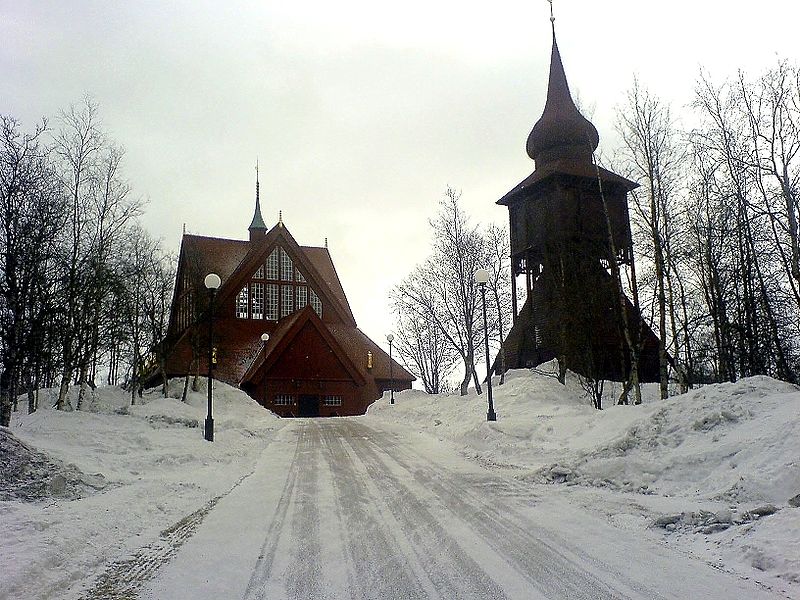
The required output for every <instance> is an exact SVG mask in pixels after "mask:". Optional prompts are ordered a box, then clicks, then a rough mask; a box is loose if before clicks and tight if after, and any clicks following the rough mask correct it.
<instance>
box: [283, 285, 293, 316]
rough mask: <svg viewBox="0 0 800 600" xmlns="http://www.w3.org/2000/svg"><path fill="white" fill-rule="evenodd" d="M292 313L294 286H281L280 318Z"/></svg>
mask: <svg viewBox="0 0 800 600" xmlns="http://www.w3.org/2000/svg"><path fill="white" fill-rule="evenodd" d="M293 311H294V286H292V285H282V286H281V316H282V317H285V316H286V315H288V314H291V313H292V312H293Z"/></svg>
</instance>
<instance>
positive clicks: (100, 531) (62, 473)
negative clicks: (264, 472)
mask: <svg viewBox="0 0 800 600" xmlns="http://www.w3.org/2000/svg"><path fill="white" fill-rule="evenodd" d="M201 383H202V386H201V389H200V390H199V391H198V392H194V393H190V394H189V396H188V398H187V402H186V403H183V402H181V401H180V400H179V399H177V398H180V394H181V391H182V384H183V382H182V381H177V380H176V381H173V382H171V383H170V388H169V395H170V396H171V397H169V398H162V397H161V396H160V393H159V390H153V391H151V392H148V393H146V394H145V396H144V398H136V402H137V404H136V405H134V406H131V405H130V395H129V394H128V393H127V392H125V391H123V390H121V389H119V388H98V389H97V390H95V391H94V392H93V393H92V394H91V397H90V398H88V399H87V401H86V404H85V407H84V408H85V410H80V411H73V412H63V411H56V410H52V409H51V408H50V407H51V406H52V405H53V404H54V403H55V394H56V391H55V390H43V391H42V393H41V397H40V406H41V408H40V410H38V411H37V412H35V413H33V414H31V415H27V414H24V413H23V412H19V413H14V414H13V416H12V421H11V426H10V427H9V428H8V429H0V435H2V438H1V439H0V447H1V448H3V451H2V453H1V454H0V459H2V460H3V463H2V467H3V469H2V473H0V478H2V479H0V493H2V496H0V528H2V530H3V532H4V541H3V551H2V553H0V572H1V573H3V577H2V578H3V586H2V587H3V591H2V593H0V596H3V594H5V596H4V597H8V598H22V597H24V598H31V599H33V598H54V597H67V596H66V595H65V590H67V589H68V588H72V586H74V584H76V583H77V582H81V583H86V584H89V583H90V582H87V581H85V580H86V578H87V573H93V572H96V571H97V569H99V568H101V567H102V566H103V565H106V564H108V563H112V562H114V561H118V560H120V559H122V558H124V557H125V556H126V555H128V554H129V553H131V552H133V551H135V550H136V549H137V548H140V547H142V546H144V545H147V544H149V543H155V542H157V541H158V540H159V538H160V536H161V533H162V532H163V531H165V530H168V528H169V527H171V526H173V525H174V524H175V523H177V522H179V521H181V520H182V519H184V518H185V517H186V516H187V515H191V514H193V513H195V512H196V511H198V510H201V509H203V507H205V506H207V505H208V504H209V502H213V500H214V499H215V498H217V497H219V496H220V495H223V494H226V493H227V492H228V491H229V490H230V489H231V488H232V487H233V486H235V485H237V484H238V482H239V481H241V480H242V478H244V477H246V476H247V475H248V474H249V473H251V472H252V470H253V467H254V465H255V462H256V460H257V459H258V457H259V456H260V454H261V452H262V450H263V449H264V448H265V447H266V445H267V444H268V443H269V441H270V439H271V437H272V432H273V431H274V430H275V429H276V428H278V427H280V426H281V424H282V423H281V421H280V419H278V418H277V417H276V416H275V415H273V414H272V413H271V412H269V411H266V410H264V409H263V408H261V407H260V406H259V405H258V404H257V403H256V402H254V401H253V400H252V399H250V398H249V397H247V396H246V395H245V394H244V393H243V392H242V391H240V390H237V389H235V388H232V387H230V386H227V385H225V384H223V383H220V382H215V383H214V404H213V411H214V412H213V416H214V425H215V427H214V429H215V435H214V442H213V443H209V442H207V441H205V440H204V439H203V422H204V420H205V416H206V403H207V399H206V398H207V397H206V387H205V381H202V382H201ZM75 400H76V390H71V404H72V405H73V406H74V405H75ZM26 406H27V405H26V404H21V405H20V408H21V409H23V410H24V409H25V408H26ZM12 446H13V447H12ZM7 449H10V452H8V451H7ZM11 456H13V457H14V459H13V463H12V461H11V460H10V458H9V457H11ZM6 459H8V460H9V462H8V463H7V462H6ZM7 466H12V467H13V468H10V469H7V468H6V467H7ZM33 581H35V582H36V584H35V585H32V583H31V582H33Z"/></svg>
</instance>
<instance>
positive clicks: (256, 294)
mask: <svg viewBox="0 0 800 600" xmlns="http://www.w3.org/2000/svg"><path fill="white" fill-rule="evenodd" d="M250 287H251V291H252V294H253V297H252V301H251V302H252V303H251V305H250V318H252V319H263V318H264V284H263V283H251V284H250Z"/></svg>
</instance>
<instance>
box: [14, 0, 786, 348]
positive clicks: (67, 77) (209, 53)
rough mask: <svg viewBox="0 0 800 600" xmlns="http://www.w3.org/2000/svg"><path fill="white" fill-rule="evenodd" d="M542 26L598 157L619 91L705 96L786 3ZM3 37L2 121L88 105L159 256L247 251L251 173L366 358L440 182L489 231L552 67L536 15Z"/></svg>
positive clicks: (24, 32)
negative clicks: (326, 256)
mask: <svg viewBox="0 0 800 600" xmlns="http://www.w3.org/2000/svg"><path fill="white" fill-rule="evenodd" d="M720 10H724V12H723V13H720V12H719V11H720ZM555 14H556V29H557V34H558V40H559V48H560V50H561V55H562V58H563V61H564V66H565V69H566V72H567V78H568V79H569V83H570V86H571V89H572V92H573V95H574V96H578V97H579V98H580V104H581V105H582V106H586V107H588V108H589V109H590V110H591V111H592V115H591V118H592V121H593V122H594V124H595V125H596V127H597V129H598V130H599V132H600V145H601V150H603V151H604V152H605V153H611V152H612V151H613V144H614V135H613V126H614V109H615V106H617V105H619V104H620V103H622V102H623V101H624V96H625V91H626V90H627V89H628V88H629V87H630V85H631V82H632V79H633V76H634V75H635V74H636V75H638V77H639V79H640V81H641V82H642V83H643V84H644V85H645V86H647V87H649V88H650V89H651V90H652V91H654V92H655V93H657V94H660V95H662V96H663V97H665V98H667V99H669V100H672V101H673V102H674V103H675V109H676V110H678V109H680V108H681V107H682V105H685V104H688V103H689V102H690V101H691V99H692V90H693V88H694V85H695V81H696V79H697V76H698V73H699V68H700V66H701V65H702V66H703V67H705V68H706V69H707V70H708V71H709V72H710V74H711V75H712V77H714V78H716V79H719V80H722V79H723V78H725V77H729V76H733V75H735V74H736V71H737V69H740V68H741V69H744V70H745V71H747V72H750V73H756V74H757V73H760V72H761V71H762V70H763V69H765V68H767V67H769V66H772V65H774V64H775V63H776V62H777V59H778V57H781V58H787V59H789V60H792V61H796V60H797V58H798V50H800V42H798V37H797V27H798V22H800V9H799V8H798V7H797V3H795V2H791V1H788V0H761V1H759V2H737V1H729V2H722V1H719V2H716V1H702V0H693V1H692V0H673V1H671V2H652V1H642V0H618V1H616V2H598V1H589V0H586V1H575V0H573V1H566V0H555ZM0 39H2V43H1V44H0V112H1V113H4V114H11V115H14V116H15V117H17V118H18V119H20V120H22V122H23V124H24V125H25V126H28V127H30V126H32V125H33V123H34V122H35V121H36V120H38V119H39V118H41V117H42V116H48V117H55V116H56V115H57V113H58V110H59V109H60V108H63V107H65V106H67V105H69V104H70V103H75V102H79V101H80V100H81V98H82V97H83V96H84V95H86V94H89V95H91V96H92V97H93V98H94V99H95V100H96V101H97V102H98V103H99V105H100V110H101V116H102V121H103V125H104V128H105V130H106V131H107V132H109V133H110V135H111V137H112V138H113V139H114V140H115V141H116V142H118V143H119V144H121V145H122V146H124V147H125V148H126V150H127V154H126V167H125V172H126V175H127V178H128V179H129V180H130V183H131V185H132V186H133V188H134V190H135V192H136V194H138V195H140V196H142V197H143V198H147V199H148V200H149V204H148V207H147V212H146V214H145V216H144V218H143V222H144V224H145V226H146V227H147V228H148V229H149V230H150V231H151V233H152V234H154V235H155V236H156V237H160V238H162V239H163V240H164V245H165V247H166V248H167V249H169V250H171V251H173V252H175V253H177V251H178V248H179V244H180V234H181V229H182V227H183V224H184V223H185V224H186V229H187V231H189V232H191V233H197V234H202V235H210V236H218V237H229V238H240V239H245V238H246V237H247V226H248V225H249V223H250V219H251V217H252V213H253V203H254V187H255V183H254V178H255V172H254V165H255V162H256V158H258V159H259V162H260V165H261V168H260V172H261V201H262V206H263V209H264V218H265V220H266V221H267V225H268V226H272V225H273V224H274V223H275V222H276V220H277V216H278V210H282V211H283V220H284V223H285V224H286V226H287V227H288V228H289V230H290V231H291V232H292V234H293V235H294V237H295V238H296V239H297V241H298V242H299V243H300V244H301V245H318V246H321V245H323V243H324V239H325V238H326V237H327V238H328V240H329V248H330V251H331V255H332V256H333V260H334V263H335V264H336V267H337V270H338V272H339V276H340V278H341V280H342V283H343V285H344V288H345V291H346V292H347V294H348V297H349V300H350V303H351V305H352V308H353V312H354V314H355V317H356V320H357V321H358V323H359V325H360V326H361V328H362V329H363V330H364V331H365V332H366V333H367V334H368V335H370V336H371V337H372V338H373V339H375V340H376V341H377V342H379V343H383V345H385V341H384V338H385V335H386V333H387V332H388V331H389V329H390V326H391V325H390V323H391V315H390V311H389V308H388V300H387V297H388V292H389V290H390V288H391V287H392V286H393V285H395V284H396V283H398V282H399V281H400V280H401V279H402V278H403V277H404V276H405V275H406V274H407V273H408V272H409V271H410V270H411V269H412V268H413V266H414V265H415V264H416V263H417V262H419V261H420V260H422V259H423V258H424V257H425V255H426V254H427V250H428V244H429V241H430V235H431V232H430V231H429V228H428V226H427V221H428V219H429V218H430V217H432V216H433V215H434V214H435V212H436V207H437V201H438V199H439V198H440V197H441V195H442V193H443V192H444V190H445V188H446V186H447V185H451V186H453V187H455V188H457V189H461V190H463V201H464V206H465V207H466V209H467V210H468V211H469V212H470V213H471V214H472V215H473V217H474V219H475V220H476V221H479V222H482V223H487V222H489V221H496V222H505V220H506V218H507V215H506V209H505V208H503V207H499V206H496V205H495V204H494V202H495V201H496V200H497V199H498V198H500V197H501V196H503V195H504V194H505V193H506V192H507V191H508V190H509V189H511V188H512V187H513V186H514V185H516V184H517V183H518V182H519V181H520V180H522V179H523V178H525V177H526V176H527V175H528V174H529V173H530V172H531V171H532V170H533V161H531V160H530V159H529V158H528V157H527V155H526V154H525V140H526V138H527V135H528V132H529V131H530V129H531V127H532V126H533V124H534V123H535V122H536V120H537V119H538V118H539V116H540V114H541V112H542V109H543V106H544V97H545V92H546V84H547V72H548V64H549V58H550V22H549V5H548V3H547V2H546V0H525V1H521V0H519V1H517V0H495V1H493V2H481V3H464V2H456V1H450V0H446V1H445V0H425V1H422V0H405V1H404V2H402V3H399V2H398V3H391V4H390V3H384V2H375V1H374V0H373V1H371V2H367V1H361V0H344V1H340V2H330V1H328V2H318V1H316V0H314V1H305V2H303V1H299V2H288V1H286V0H284V1H282V2H273V1H271V0H263V1H260V2H258V1H253V2H231V1H224V2H223V1H219V2H201V1H198V0H192V1H186V2H166V1H164V0H155V1H141V0H136V1H133V2H112V1H107V0H98V1H95V2H88V1H79V0H61V1H56V2H45V1H39V2H26V1H22V0H0Z"/></svg>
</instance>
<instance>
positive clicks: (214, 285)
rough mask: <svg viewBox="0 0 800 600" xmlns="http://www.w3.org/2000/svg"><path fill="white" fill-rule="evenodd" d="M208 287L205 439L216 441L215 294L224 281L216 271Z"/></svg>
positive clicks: (207, 284)
mask: <svg viewBox="0 0 800 600" xmlns="http://www.w3.org/2000/svg"><path fill="white" fill-rule="evenodd" d="M203 283H205V286H206V289H208V415H207V416H206V423H205V425H206V426H205V436H204V437H205V439H206V440H207V441H209V442H213V441H214V418H213V417H212V416H211V401H212V398H213V394H214V371H213V368H214V294H215V293H216V292H217V290H218V289H219V286H220V284H221V283H222V281H221V280H220V278H219V275H217V274H216V273H209V274H208V275H206V278H205V280H204V281H203Z"/></svg>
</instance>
